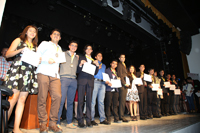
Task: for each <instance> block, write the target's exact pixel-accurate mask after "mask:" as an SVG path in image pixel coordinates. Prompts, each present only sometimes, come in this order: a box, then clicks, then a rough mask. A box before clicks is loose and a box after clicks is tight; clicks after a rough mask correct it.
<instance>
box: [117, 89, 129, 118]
mask: <svg viewBox="0 0 200 133" xmlns="http://www.w3.org/2000/svg"><path fill="white" fill-rule="evenodd" d="M126 94H127V89H126V88H125V87H121V88H119V119H123V118H124V111H125V103H126Z"/></svg>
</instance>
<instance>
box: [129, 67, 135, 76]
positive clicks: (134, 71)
mask: <svg viewBox="0 0 200 133" xmlns="http://www.w3.org/2000/svg"><path fill="white" fill-rule="evenodd" d="M131 67H133V68H134V72H133V74H134V75H135V76H136V69H135V67H134V66H133V65H130V66H129V68H128V76H129V77H132V75H131V72H130V68H131Z"/></svg>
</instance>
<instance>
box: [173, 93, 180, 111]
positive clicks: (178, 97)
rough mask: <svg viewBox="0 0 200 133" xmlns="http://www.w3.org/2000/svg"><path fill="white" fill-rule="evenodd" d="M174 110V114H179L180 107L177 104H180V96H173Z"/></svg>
mask: <svg viewBox="0 0 200 133" xmlns="http://www.w3.org/2000/svg"><path fill="white" fill-rule="evenodd" d="M174 97H175V99H176V100H175V105H174V107H175V110H176V113H179V112H180V106H179V103H180V95H175V96H174Z"/></svg>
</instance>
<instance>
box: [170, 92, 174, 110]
mask: <svg viewBox="0 0 200 133" xmlns="http://www.w3.org/2000/svg"><path fill="white" fill-rule="evenodd" d="M169 113H174V91H169Z"/></svg>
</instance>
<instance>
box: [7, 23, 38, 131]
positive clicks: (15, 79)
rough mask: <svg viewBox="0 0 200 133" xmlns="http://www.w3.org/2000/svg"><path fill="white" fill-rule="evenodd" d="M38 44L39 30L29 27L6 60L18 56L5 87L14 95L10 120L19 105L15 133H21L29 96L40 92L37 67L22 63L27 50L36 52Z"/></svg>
mask: <svg viewBox="0 0 200 133" xmlns="http://www.w3.org/2000/svg"><path fill="white" fill-rule="evenodd" d="M37 42H38V30H37V28H36V27H35V26H32V25H29V26H27V27H26V28H25V29H24V30H23V32H22V33H21V34H20V37H18V38H16V39H15V40H14V41H13V42H12V44H11V45H10V47H9V49H8V51H7V53H6V58H9V57H13V56H16V58H15V59H14V61H13V63H12V64H11V66H10V69H9V70H8V72H7V74H6V77H5V79H4V85H5V86H6V87H8V88H9V89H12V91H13V93H14V94H13V96H12V97H10V98H9V100H8V101H9V102H10V108H9V110H8V118H9V117H10V115H11V113H12V110H13V107H14V106H15V104H16V103H17V106H16V110H15V114H16V115H15V123H14V129H13V132H15V133H21V131H20V129H19V126H20V122H21V118H22V114H23V111H24V104H25V101H26V98H27V96H28V94H29V93H31V94H36V93H37V92H38V83H37V75H36V72H35V67H34V66H32V65H30V64H27V63H25V62H22V61H21V55H22V53H23V50H24V49H25V48H28V49H30V50H31V51H34V52H36V49H37Z"/></svg>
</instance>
